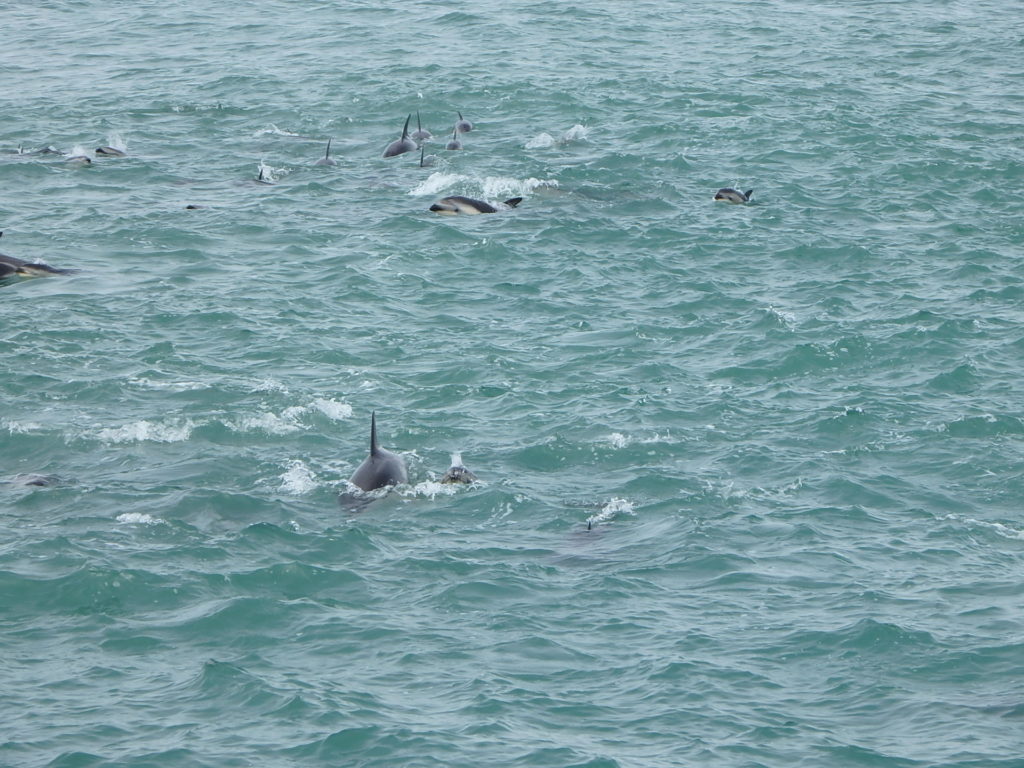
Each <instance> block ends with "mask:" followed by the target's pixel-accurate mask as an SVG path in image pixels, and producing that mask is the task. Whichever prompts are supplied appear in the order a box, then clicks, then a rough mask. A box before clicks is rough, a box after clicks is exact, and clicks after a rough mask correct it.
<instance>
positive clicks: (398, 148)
mask: <svg viewBox="0 0 1024 768" xmlns="http://www.w3.org/2000/svg"><path fill="white" fill-rule="evenodd" d="M411 119H412V112H410V113H409V117H407V118H405V127H404V128H402V138H400V139H395V140H394V141H392V142H391V143H390V144H388V148H387V149H385V150H384V157H394V156H395V155H402V154H405V153H406V152H413V151H415V149H416V142H415V141H413V140H412V139H410V138H409V120H411Z"/></svg>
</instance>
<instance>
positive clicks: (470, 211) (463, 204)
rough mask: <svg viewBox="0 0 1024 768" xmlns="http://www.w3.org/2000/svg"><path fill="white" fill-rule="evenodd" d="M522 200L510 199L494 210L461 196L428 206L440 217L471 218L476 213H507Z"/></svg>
mask: <svg viewBox="0 0 1024 768" xmlns="http://www.w3.org/2000/svg"><path fill="white" fill-rule="evenodd" d="M522 200H523V198H521V197H512V198H509V199H508V200H506V201H505V202H504V203H499V205H501V206H502V207H501V208H495V207H494V206H493V205H491V204H490V203H485V202H484V201H483V200H474V199H473V198H471V197H463V196H462V195H452V196H451V197H443V198H441V199H440V200H438V201H437V202H436V203H434V204H433V205H432V206H430V210H432V211H433V212H434V213H440V214H441V215H442V216H455V215H457V214H460V213H461V214H463V215H464V216H473V215H475V214H478V213H497V212H498V211H507V210H508V209H510V208H515V207H516V206H517V205H519V203H521V202H522Z"/></svg>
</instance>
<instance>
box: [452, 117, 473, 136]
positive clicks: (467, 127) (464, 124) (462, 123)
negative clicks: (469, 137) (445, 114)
mask: <svg viewBox="0 0 1024 768" xmlns="http://www.w3.org/2000/svg"><path fill="white" fill-rule="evenodd" d="M458 115H459V119H458V121H457V122H456V123H455V130H456V131H458V132H459V133H469V132H470V131H472V130H473V124H472V123H471V122H469V120H467V119H466V118H464V117H463V116H462V113H461V112H459V113H458Z"/></svg>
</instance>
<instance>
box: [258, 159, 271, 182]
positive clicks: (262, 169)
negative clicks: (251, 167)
mask: <svg viewBox="0 0 1024 768" xmlns="http://www.w3.org/2000/svg"><path fill="white" fill-rule="evenodd" d="M257 168H258V170H259V173H258V174H256V178H255V179H254V181H255V182H256V183H257V184H274V183H275V182H274V175H273V174H272V173H271V172H270V168H268V167H267V166H265V165H264V164H263V161H262V160H261V161H260V164H259V165H258V166H257Z"/></svg>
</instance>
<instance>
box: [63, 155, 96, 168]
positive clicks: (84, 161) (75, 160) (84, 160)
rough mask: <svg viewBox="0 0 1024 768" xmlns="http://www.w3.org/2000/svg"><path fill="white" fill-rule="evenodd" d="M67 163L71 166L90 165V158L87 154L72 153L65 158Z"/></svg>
mask: <svg viewBox="0 0 1024 768" xmlns="http://www.w3.org/2000/svg"><path fill="white" fill-rule="evenodd" d="M67 164H68V165H69V166H71V167H73V168H78V167H82V166H86V165H92V158H91V157H89V156H88V155H72V156H71V157H69V158H68V159H67Z"/></svg>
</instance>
